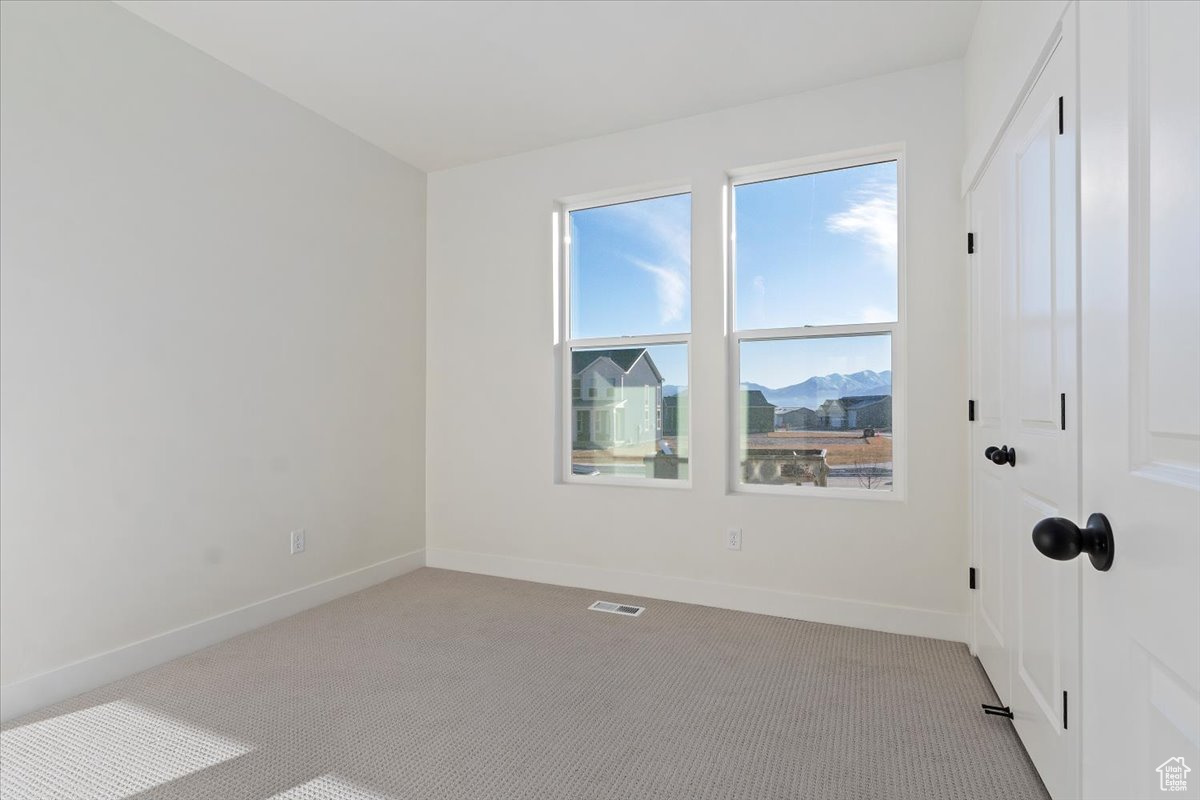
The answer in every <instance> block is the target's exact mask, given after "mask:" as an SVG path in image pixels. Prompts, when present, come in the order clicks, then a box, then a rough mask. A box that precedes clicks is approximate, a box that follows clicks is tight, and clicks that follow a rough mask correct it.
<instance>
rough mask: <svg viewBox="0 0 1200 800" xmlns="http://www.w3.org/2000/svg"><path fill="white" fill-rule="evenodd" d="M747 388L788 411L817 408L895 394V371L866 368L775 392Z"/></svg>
mask: <svg viewBox="0 0 1200 800" xmlns="http://www.w3.org/2000/svg"><path fill="white" fill-rule="evenodd" d="M742 387H743V388H745V389H757V390H758V391H760V392H762V393H763V396H764V397H766V398H767V402H770V403H774V404H775V405H777V406H784V407H787V408H800V407H801V406H803V407H806V408H812V409H816V407H817V406H819V405H821V403H824V402H825V401H826V400H836V399H837V398H839V397H851V396H855V395H864V394H891V393H892V371H891V370H890V369H885V370H884V371H883V372H875V371H874V370H870V369H864V370H862V371H861V372H853V373H851V374H849V375H842V374H841V373H838V372H835V373H833V374H832V375H818V376H814V377H812V378H809V379H808V380H806V381H802V382H800V383H794V384H792V385H791V386H783V387H781V388H779V389H772V388H770V387H768V386H763V385H761V384H758V383H743V384H742Z"/></svg>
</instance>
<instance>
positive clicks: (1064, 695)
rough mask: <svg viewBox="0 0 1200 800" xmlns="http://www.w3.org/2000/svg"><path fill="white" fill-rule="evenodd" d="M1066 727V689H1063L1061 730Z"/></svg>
mask: <svg viewBox="0 0 1200 800" xmlns="http://www.w3.org/2000/svg"><path fill="white" fill-rule="evenodd" d="M1066 729H1067V690H1066V689H1063V730H1064V731H1065V730H1066Z"/></svg>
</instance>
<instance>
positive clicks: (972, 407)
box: [967, 400, 975, 422]
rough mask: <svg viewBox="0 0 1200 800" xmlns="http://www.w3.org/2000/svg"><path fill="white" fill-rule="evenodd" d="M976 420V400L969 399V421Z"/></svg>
mask: <svg viewBox="0 0 1200 800" xmlns="http://www.w3.org/2000/svg"><path fill="white" fill-rule="evenodd" d="M974 421H975V401H974V400H968V401H967V422H974Z"/></svg>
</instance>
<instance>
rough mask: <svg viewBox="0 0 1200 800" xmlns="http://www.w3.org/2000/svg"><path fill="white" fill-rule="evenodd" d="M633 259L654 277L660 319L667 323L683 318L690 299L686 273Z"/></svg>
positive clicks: (640, 267)
mask: <svg viewBox="0 0 1200 800" xmlns="http://www.w3.org/2000/svg"><path fill="white" fill-rule="evenodd" d="M631 260H632V261H633V263H634V264H635V265H636V266H637V268H638V269H640V270H643V271H645V272H648V273H649V274H650V275H652V276H653V277H654V290H655V293H656V294H657V296H658V317H659V319H658V321H659V322H660V323H663V324H666V323H668V322H677V321H679V320H681V319H683V312H684V310H685V309H686V308H687V299H688V281H687V277H686V273H681V272H680V271H679V270H678V269H675V268H673V267H668V266H663V265H661V264H651V263H649V262H646V261H641V260H639V259H636V258H635V259H631Z"/></svg>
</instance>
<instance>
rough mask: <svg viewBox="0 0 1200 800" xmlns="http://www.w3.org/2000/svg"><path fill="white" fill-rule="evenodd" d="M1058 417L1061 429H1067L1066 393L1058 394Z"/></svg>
mask: <svg viewBox="0 0 1200 800" xmlns="http://www.w3.org/2000/svg"><path fill="white" fill-rule="evenodd" d="M1058 419H1059V423H1058V424H1059V427H1060V428H1061V429H1062V430H1064V431H1065V430H1066V429H1067V393H1066V392H1063V393H1062V394H1060V395H1059V396H1058Z"/></svg>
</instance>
